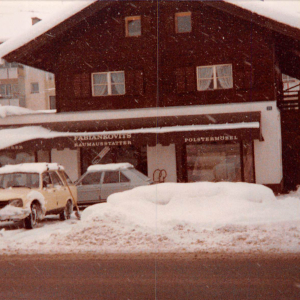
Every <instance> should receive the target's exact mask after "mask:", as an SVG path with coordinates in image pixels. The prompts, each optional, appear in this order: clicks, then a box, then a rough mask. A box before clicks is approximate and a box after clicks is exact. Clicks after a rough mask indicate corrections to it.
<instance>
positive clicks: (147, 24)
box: [142, 16, 151, 35]
mask: <svg viewBox="0 0 300 300" xmlns="http://www.w3.org/2000/svg"><path fill="white" fill-rule="evenodd" d="M150 31H151V18H150V16H142V35H143V34H148V33H150Z"/></svg>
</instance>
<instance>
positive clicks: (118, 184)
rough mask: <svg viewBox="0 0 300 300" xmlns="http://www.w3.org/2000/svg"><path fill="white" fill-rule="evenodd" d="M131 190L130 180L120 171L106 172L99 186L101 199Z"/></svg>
mask: <svg viewBox="0 0 300 300" xmlns="http://www.w3.org/2000/svg"><path fill="white" fill-rule="evenodd" d="M130 188H131V185H130V179H129V178H128V177H127V176H125V175H124V174H123V173H122V172H120V171H106V172H105V174H104V178H103V182H102V184H101V199H107V197H108V196H109V195H111V194H113V193H118V192H123V191H126V190H128V189H130Z"/></svg>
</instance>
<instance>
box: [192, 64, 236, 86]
mask: <svg viewBox="0 0 300 300" xmlns="http://www.w3.org/2000/svg"><path fill="white" fill-rule="evenodd" d="M221 66H230V67H231V80H232V86H231V87H229V88H218V78H220V76H219V77H218V76H217V67H221ZM209 67H211V68H212V69H213V73H212V76H213V77H212V82H213V88H212V89H206V90H201V89H200V85H199V82H200V81H201V80H209V79H210V78H199V70H200V69H202V68H209ZM196 76H197V91H198V92H204V91H216V90H229V89H232V88H233V68H232V64H218V65H206V66H197V68H196ZM223 77H230V76H223Z"/></svg>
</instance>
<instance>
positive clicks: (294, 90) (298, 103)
mask: <svg viewBox="0 0 300 300" xmlns="http://www.w3.org/2000/svg"><path fill="white" fill-rule="evenodd" d="M299 87H300V84H298V85H296V86H293V87H291V88H289V89H287V90H284V91H283V93H282V95H281V97H280V98H281V99H280V100H279V101H278V108H279V109H280V110H282V111H289V110H298V111H299V112H300V90H298V89H299Z"/></svg>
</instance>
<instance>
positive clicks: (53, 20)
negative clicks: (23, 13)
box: [0, 0, 97, 57]
mask: <svg viewBox="0 0 300 300" xmlns="http://www.w3.org/2000/svg"><path fill="white" fill-rule="evenodd" d="M96 1H97V0H84V1H81V0H78V1H70V2H71V3H69V5H67V6H65V7H64V8H63V9H61V10H60V11H57V12H56V13H55V14H52V15H51V16H47V17H45V18H44V19H43V20H41V21H40V22H38V23H36V24H35V25H34V26H31V27H30V28H28V30H25V31H23V30H22V32H21V33H20V34H17V35H15V36H14V37H13V38H11V39H9V40H7V41H5V42H4V43H3V44H2V45H1V47H0V57H3V56H4V55H5V54H8V53H9V52H11V51H13V50H15V49H18V48H20V47H21V46H23V45H25V44H27V43H28V42H30V41H31V40H34V39H35V38H37V37H39V36H40V35H42V34H44V33H46V32H47V31H48V30H50V29H52V28H53V27H55V26H57V25H58V24H60V23H62V22H63V21H65V20H66V19H68V18H70V17H71V16H73V15H75V14H76V13H78V12H79V11H81V10H83V9H84V8H86V7H87V6H89V5H91V4H92V3H93V2H96Z"/></svg>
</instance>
